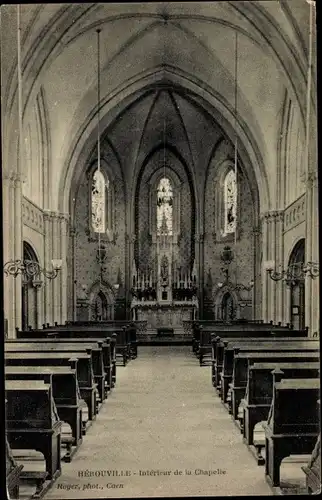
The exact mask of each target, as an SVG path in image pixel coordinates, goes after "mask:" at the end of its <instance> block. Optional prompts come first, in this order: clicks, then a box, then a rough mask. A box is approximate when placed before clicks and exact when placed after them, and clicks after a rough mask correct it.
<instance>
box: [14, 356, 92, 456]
mask: <svg viewBox="0 0 322 500" xmlns="http://www.w3.org/2000/svg"><path fill="white" fill-rule="evenodd" d="M76 363H77V360H73V361H71V367H67V366H43V367H36V366H7V367H5V377H6V380H45V378H46V376H47V375H49V376H50V377H51V384H52V395H53V398H54V401H55V404H56V408H57V412H58V416H59V418H60V420H62V421H64V422H66V423H67V424H68V425H70V428H71V432H72V439H71V442H69V440H68V442H67V439H66V438H62V442H63V443H65V444H66V445H67V450H68V452H67V455H65V457H64V460H65V461H66V462H69V461H70V460H71V459H72V457H73V455H74V454H75V453H76V451H77V449H78V448H79V446H80V445H81V443H82V435H83V433H84V432H83V425H82V404H81V395H80V390H79V386H78V380H77V370H76Z"/></svg>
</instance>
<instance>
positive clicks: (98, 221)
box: [91, 169, 109, 233]
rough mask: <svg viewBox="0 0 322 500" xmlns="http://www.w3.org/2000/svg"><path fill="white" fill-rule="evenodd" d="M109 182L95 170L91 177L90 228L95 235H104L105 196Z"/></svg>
mask: <svg viewBox="0 0 322 500" xmlns="http://www.w3.org/2000/svg"><path fill="white" fill-rule="evenodd" d="M108 189H109V180H108V179H107V178H105V176H104V175H103V174H102V172H101V171H100V170H98V169H97V170H95V172H94V174H93V177H92V199H91V204H92V209H91V212H92V228H93V231H94V232H95V233H105V232H106V227H107V221H106V215H107V206H106V205H107V196H106V193H107V192H108Z"/></svg>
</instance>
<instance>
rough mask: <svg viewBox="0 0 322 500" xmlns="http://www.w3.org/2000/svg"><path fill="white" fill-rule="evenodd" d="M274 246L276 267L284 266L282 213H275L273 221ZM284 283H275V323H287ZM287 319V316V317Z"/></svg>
mask: <svg viewBox="0 0 322 500" xmlns="http://www.w3.org/2000/svg"><path fill="white" fill-rule="evenodd" d="M275 245H276V266H281V267H282V268H283V266H284V211H278V212H276V220H275ZM284 288H285V285H284V282H283V281H282V280H281V281H277V282H276V288H275V294H276V301H275V304H276V305H275V307H276V321H277V322H279V321H280V322H281V323H282V324H283V323H288V320H287V321H286V318H285V312H284V311H285V309H284ZM287 317H288V316H287Z"/></svg>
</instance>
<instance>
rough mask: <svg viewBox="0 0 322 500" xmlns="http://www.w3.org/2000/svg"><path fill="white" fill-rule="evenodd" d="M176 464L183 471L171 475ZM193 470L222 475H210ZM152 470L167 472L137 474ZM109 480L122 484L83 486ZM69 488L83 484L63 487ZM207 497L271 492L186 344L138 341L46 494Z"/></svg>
mask: <svg viewBox="0 0 322 500" xmlns="http://www.w3.org/2000/svg"><path fill="white" fill-rule="evenodd" d="M201 389H202V390H201ZM89 457H90V460H89ZM177 469H178V470H182V471H183V475H182V476H179V475H174V472H175V471H176V470H177ZM185 469H190V470H191V471H192V474H191V475H189V476H187V475H185V473H184V471H185ZM198 469H200V471H201V470H202V471H217V470H218V469H219V470H220V471H222V472H225V473H224V474H223V473H222V472H221V473H220V472H219V473H217V474H215V475H211V476H209V475H204V474H201V473H200V474H199V472H198ZM86 470H90V471H104V470H118V471H119V473H121V471H124V473H125V471H126V470H128V471H131V477H121V478H119V477H118V478H117V477H110V478H107V477H104V478H102V477H99V478H97V477H92V478H88V477H87V478H86V477H79V476H78V472H79V471H84V472H85V471H86ZM152 470H154V471H171V475H170V476H165V475H160V476H140V475H139V474H140V472H139V471H152ZM195 471H196V472H197V474H195ZM135 472H136V475H134V473H135ZM108 483H113V484H123V485H124V486H123V488H113V487H112V488H111V487H110V488H109V489H107V488H104V490H101V489H95V488H94V489H93V488H91V489H90V490H89V489H88V485H89V484H91V485H94V486H95V485H97V484H99V485H100V486H103V485H104V486H105V485H106V484H108ZM67 485H79V487H80V489H78V487H77V489H69V490H67V489H64V486H65V487H66V486H67ZM84 487H85V489H83V488H84ZM21 493H23V491H21ZM207 495H209V496H217V495H225V496H226V495H229V496H230V495H232V496H237V495H238V496H240V495H245V496H248V495H271V490H270V488H269V486H268V484H267V483H266V482H265V476H264V471H263V468H262V467H258V466H257V465H256V463H255V461H254V458H253V457H252V455H251V454H250V452H249V451H248V449H247V447H246V446H245V445H244V444H243V442H242V438H241V435H240V433H239V431H238V429H237V428H236V427H235V425H234V424H233V422H232V420H231V418H230V416H229V415H228V414H227V412H226V410H225V409H224V407H223V406H222V404H221V402H220V399H219V398H218V396H216V393H215V391H214V389H213V387H212V385H211V371H210V366H203V367H202V368H200V367H199V365H198V363H197V362H196V359H195V357H194V356H193V355H192V352H191V347H190V346H157V347H153V346H142V347H139V352H138V357H137V359H135V360H133V361H132V362H131V363H129V364H128V365H127V366H126V367H119V369H118V374H117V384H116V387H115V390H114V391H112V393H111V394H110V395H109V397H108V400H107V401H106V402H105V403H104V405H103V407H102V409H101V411H100V413H99V415H98V416H97V419H96V421H95V422H94V423H93V425H92V426H91V427H90V428H89V430H88V431H87V434H86V439H84V441H83V443H82V446H81V447H80V449H79V450H78V452H77V454H76V455H75V456H74V458H73V460H72V462H71V463H64V464H63V465H62V474H61V476H60V477H59V478H58V480H57V481H56V483H55V484H54V485H53V487H52V488H51V489H50V490H49V491H48V493H47V494H46V495H45V497H44V498H45V499H48V500H49V499H52V500H58V499H62V500H63V499H65V498H89V497H90V498H108V497H137V498H142V497H151V496H169V497H170V496H207ZM21 498H23V497H22V496H21Z"/></svg>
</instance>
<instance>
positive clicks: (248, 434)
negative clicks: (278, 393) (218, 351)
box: [241, 358, 320, 446]
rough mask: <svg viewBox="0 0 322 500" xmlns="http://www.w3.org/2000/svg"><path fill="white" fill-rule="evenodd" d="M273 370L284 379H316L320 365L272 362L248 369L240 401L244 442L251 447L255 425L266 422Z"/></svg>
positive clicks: (299, 362) (304, 360)
mask: <svg viewBox="0 0 322 500" xmlns="http://www.w3.org/2000/svg"><path fill="white" fill-rule="evenodd" d="M275 368H279V369H280V370H282V371H283V373H284V375H285V378H288V379H291V378H318V377H319V371H320V363H319V362H313V361H310V362H308V361H306V359H305V358H302V360H301V361H297V362H293V363H287V362H286V361H278V360H276V361H274V362H266V363H254V364H253V365H250V366H249V367H248V377H247V387H246V390H245V396H244V398H243V399H242V400H241V406H242V411H243V437H244V442H245V443H246V444H247V445H248V446H251V445H253V442H254V427H255V425H256V424H257V423H259V422H262V421H266V420H267V418H268V413H269V410H270V407H271V403H272V397H273V375H272V372H273V371H274V369H275Z"/></svg>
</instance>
